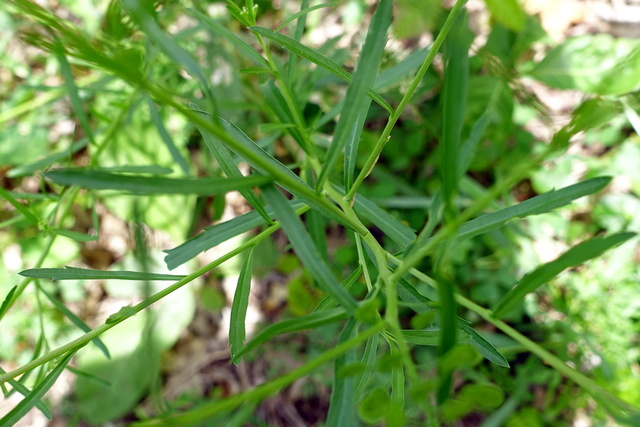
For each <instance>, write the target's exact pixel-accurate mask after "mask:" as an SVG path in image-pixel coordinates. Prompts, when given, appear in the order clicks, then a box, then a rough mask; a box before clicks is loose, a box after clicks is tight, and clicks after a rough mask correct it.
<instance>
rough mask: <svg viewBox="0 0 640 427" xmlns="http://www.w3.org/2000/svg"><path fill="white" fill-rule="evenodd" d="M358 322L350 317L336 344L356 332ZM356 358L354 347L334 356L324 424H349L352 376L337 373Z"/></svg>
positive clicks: (351, 412)
mask: <svg viewBox="0 0 640 427" xmlns="http://www.w3.org/2000/svg"><path fill="white" fill-rule="evenodd" d="M357 324H358V322H356V320H355V319H354V318H353V317H352V318H350V319H349V321H348V322H347V324H346V325H345V326H344V328H343V329H342V332H341V333H340V336H339V337H338V344H342V343H344V342H346V341H347V340H349V339H350V338H352V336H353V335H354V333H355V332H356V326H357ZM355 360H356V352H355V349H353V348H352V349H350V350H348V351H346V352H345V353H343V354H341V355H340V356H338V357H337V358H336V361H335V363H334V368H333V372H335V373H336V374H334V376H333V387H332V390H331V399H330V401H329V412H328V414H327V421H326V423H325V424H326V425H328V426H338V425H345V426H348V425H351V424H352V422H351V419H352V416H353V402H354V400H353V387H354V378H353V377H352V376H343V375H338V374H337V373H338V372H340V370H341V369H342V368H343V367H344V366H346V365H349V364H351V363H353V362H355Z"/></svg>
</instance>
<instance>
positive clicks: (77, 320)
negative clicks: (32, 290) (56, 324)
mask: <svg viewBox="0 0 640 427" xmlns="http://www.w3.org/2000/svg"><path fill="white" fill-rule="evenodd" d="M38 290H39V291H40V292H42V293H43V294H44V295H45V296H46V297H47V299H49V301H51V303H52V304H53V305H54V306H55V307H56V308H57V309H58V310H59V311H60V312H61V313H62V314H64V316H65V317H66V318H67V319H69V320H70V321H71V323H73V324H74V325H76V326H77V327H78V328H79V329H80V330H81V331H83V332H90V331H91V328H90V327H89V325H87V324H86V323H84V322H83V321H82V319H80V318H79V317H78V316H76V315H75V314H73V312H71V310H69V309H68V308H67V307H65V305H64V304H62V303H61V302H60V301H59V300H58V299H57V298H54V297H53V295H51V294H49V293H48V292H47V291H45V290H44V289H43V288H42V286H40V285H38ZM92 342H93V343H94V344H95V345H96V347H98V348H99V349H100V351H102V353H103V354H104V355H105V356H106V358H107V359H111V355H110V354H109V349H108V348H107V346H106V345H104V343H103V342H102V340H101V339H100V338H94V339H93V341H92Z"/></svg>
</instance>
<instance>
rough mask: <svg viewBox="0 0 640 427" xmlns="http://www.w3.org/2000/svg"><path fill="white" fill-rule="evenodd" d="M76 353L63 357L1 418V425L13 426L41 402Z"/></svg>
mask: <svg viewBox="0 0 640 427" xmlns="http://www.w3.org/2000/svg"><path fill="white" fill-rule="evenodd" d="M74 354H75V351H73V352H71V353H68V354H67V355H66V356H65V357H63V358H62V360H60V362H58V364H57V365H56V366H55V368H53V370H51V372H49V374H48V375H47V376H46V377H45V378H44V379H43V380H42V381H41V382H40V383H39V384H38V385H37V386H35V387H34V388H33V390H31V393H29V394H28V395H27V396H25V398H24V399H22V400H21V401H20V403H18V404H17V405H16V406H15V407H14V408H13V409H12V410H11V411H10V412H9V413H8V414H7V415H5V416H4V417H2V419H0V425H3V426H12V425H14V424H16V423H17V422H18V421H20V420H21V419H22V417H24V416H25V415H26V414H27V412H29V411H30V410H31V408H33V407H34V406H36V405H37V404H38V403H39V402H41V399H42V397H43V396H44V395H45V393H46V392H47V391H48V390H49V389H50V388H51V386H52V385H53V384H54V383H55V382H56V380H57V379H58V377H59V376H60V374H61V373H62V371H63V370H64V368H65V367H66V366H67V364H68V363H69V362H70V361H71V358H72V357H73V355H74Z"/></svg>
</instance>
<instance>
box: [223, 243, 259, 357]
mask: <svg viewBox="0 0 640 427" xmlns="http://www.w3.org/2000/svg"><path fill="white" fill-rule="evenodd" d="M254 247H255V246H253V247H251V249H250V250H249V255H247V259H246V260H245V261H244V264H243V265H242V270H241V271H240V276H239V277H238V286H236V292H235V294H234V295H233V304H232V305H231V321H230V322H229V347H230V348H231V358H232V359H233V361H234V362H235V363H238V362H239V361H240V359H239V358H237V357H236V354H238V353H240V351H241V350H242V346H243V345H244V338H245V319H246V317H247V307H248V306H249V294H250V293H251V269H252V268H253V248H254Z"/></svg>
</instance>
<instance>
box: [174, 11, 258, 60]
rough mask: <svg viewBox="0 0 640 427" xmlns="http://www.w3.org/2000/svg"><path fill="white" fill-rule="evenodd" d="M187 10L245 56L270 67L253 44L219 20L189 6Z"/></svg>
mask: <svg viewBox="0 0 640 427" xmlns="http://www.w3.org/2000/svg"><path fill="white" fill-rule="evenodd" d="M186 11H187V12H188V13H189V14H191V15H193V16H195V17H196V18H197V19H198V20H199V21H200V22H202V23H203V24H205V25H207V26H208V27H209V28H210V29H211V30H212V31H213V32H214V33H215V34H217V35H218V36H219V37H220V39H221V40H224V41H227V42H229V43H231V44H232V45H233V47H235V48H236V50H237V51H238V52H239V53H241V54H242V55H244V57H245V58H247V59H249V60H250V61H252V62H253V63H254V64H256V65H257V66H258V67H260V68H269V64H268V63H267V61H266V59H264V58H263V57H262V56H261V55H260V53H258V51H256V50H255V49H254V48H253V47H252V46H251V45H249V44H248V43H247V42H245V41H244V40H242V39H241V38H240V37H238V36H237V35H236V33H234V32H233V31H231V30H229V29H227V28H225V27H224V26H222V25H220V24H219V23H218V22H217V21H215V20H213V19H211V18H210V17H208V16H206V15H203V14H202V13H200V12H198V11H197V10H194V9H190V8H187V9H186Z"/></svg>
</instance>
